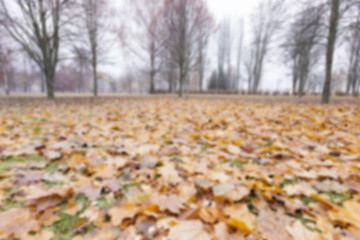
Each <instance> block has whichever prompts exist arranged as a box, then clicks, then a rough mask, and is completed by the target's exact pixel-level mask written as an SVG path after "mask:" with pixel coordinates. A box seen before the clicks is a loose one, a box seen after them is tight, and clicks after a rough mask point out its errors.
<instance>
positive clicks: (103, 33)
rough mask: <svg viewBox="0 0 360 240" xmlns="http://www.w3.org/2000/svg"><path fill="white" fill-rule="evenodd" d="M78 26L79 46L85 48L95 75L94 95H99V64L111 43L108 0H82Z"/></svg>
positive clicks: (77, 38) (77, 37)
mask: <svg viewBox="0 0 360 240" xmlns="http://www.w3.org/2000/svg"><path fill="white" fill-rule="evenodd" d="M78 16H79V23H78V28H77V29H76V31H77V32H78V34H75V37H76V40H77V41H78V44H79V45H78V46H77V47H78V48H85V49H86V50H87V51H88V52H89V54H88V57H89V62H90V66H91V70H92V75H93V95H94V96H95V97H96V96H97V95H98V65H99V63H100V62H101V60H102V59H100V57H101V56H105V55H106V52H107V50H108V49H110V46H111V45H109V43H111V41H110V39H108V37H109V30H110V29H111V24H110V20H111V17H112V12H111V11H110V9H109V2H108V0H81V2H80V14H79V15H78Z"/></svg>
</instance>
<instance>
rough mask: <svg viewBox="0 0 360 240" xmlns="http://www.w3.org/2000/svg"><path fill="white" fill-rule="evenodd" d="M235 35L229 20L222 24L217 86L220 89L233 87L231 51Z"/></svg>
mask: <svg viewBox="0 0 360 240" xmlns="http://www.w3.org/2000/svg"><path fill="white" fill-rule="evenodd" d="M232 45H233V36H232V34H231V25H230V21H229V20H225V21H223V22H222V23H221V24H220V29H219V36H218V73H219V76H218V79H217V85H218V86H217V87H218V88H220V89H228V88H231V87H232V86H231V85H232V84H231V74H230V72H231V53H232Z"/></svg>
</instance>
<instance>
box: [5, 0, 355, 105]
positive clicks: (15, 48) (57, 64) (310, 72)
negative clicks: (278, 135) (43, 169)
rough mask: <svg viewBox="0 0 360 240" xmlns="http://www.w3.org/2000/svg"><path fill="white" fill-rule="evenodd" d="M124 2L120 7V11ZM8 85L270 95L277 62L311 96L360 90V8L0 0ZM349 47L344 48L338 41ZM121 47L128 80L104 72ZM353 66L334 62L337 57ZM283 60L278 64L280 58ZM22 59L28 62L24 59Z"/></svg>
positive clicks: (310, 0)
mask: <svg viewBox="0 0 360 240" xmlns="http://www.w3.org/2000/svg"><path fill="white" fill-rule="evenodd" d="M119 3H121V4H119ZM0 24H1V26H0V67H1V68H0V86H2V89H4V91H5V92H6V93H9V92H10V91H25V92H26V91H34V89H35V88H36V87H34V86H35V85H36V86H40V87H39V88H40V89H41V90H42V91H46V92H47V96H48V97H49V98H53V97H54V92H55V91H68V92H89V91H92V92H93V95H94V96H97V95H98V92H99V90H100V91H101V92H119V91H122V92H142V93H145V92H149V93H159V92H164V93H165V92H168V93H175V92H177V93H178V94H179V96H182V95H183V93H184V92H188V93H190V92H191V93H202V92H207V93H229V94H230V93H243V94H273V93H274V94H280V92H281V91H279V90H276V91H273V92H272V93H270V92H269V91H265V90H264V86H269V85H271V84H277V83H274V81H273V80H271V81H272V82H271V81H270V80H269V78H268V77H267V76H266V74H267V72H268V71H265V70H266V68H267V67H268V66H269V62H272V65H274V62H276V64H277V65H281V62H282V63H283V65H285V66H286V67H287V69H288V71H289V72H290V75H288V79H286V81H288V82H289V83H291V85H292V88H291V91H282V92H283V93H284V94H294V95H298V96H300V97H301V96H304V95H305V94H317V93H322V95H323V100H322V101H323V102H324V103H327V102H329V98H330V95H331V93H332V92H337V94H339V95H344V94H353V95H358V93H359V90H360V78H359V74H360V41H359V37H360V4H359V1H355V0H342V1H340V0H331V1H328V0H303V1H295V0H294V1H287V2H286V1H281V0H263V1H261V2H260V3H259V4H258V6H257V7H256V9H254V12H253V13H252V15H251V17H250V19H248V21H247V19H243V18H242V19H241V18H239V19H238V20H236V19H235V20H234V19H224V20H221V21H220V22H218V21H216V20H215V18H214V16H213V14H212V13H211V12H210V11H209V8H208V5H207V2H206V1H205V0H123V1H119V2H117V3H114V1H109V0H53V1H45V0H33V1H23V0H14V1H6V0H0ZM340 43H341V44H340ZM118 49H121V50H122V54H123V62H124V63H119V64H121V65H122V66H119V68H120V67H123V66H126V67H125V69H124V67H123V70H119V72H120V71H122V76H121V77H120V78H114V76H112V75H111V74H110V73H107V72H105V71H99V65H106V64H113V63H112V60H111V57H110V55H111V53H113V52H116V51H117V50H118ZM336 49H338V50H339V52H341V53H342V54H341V55H342V57H346V58H347V59H346V61H345V60H342V61H341V66H340V67H339V66H335V67H333V65H334V60H337V59H334V58H335V56H337V55H335V50H336ZM279 56H280V57H279ZM19 59H21V60H19Z"/></svg>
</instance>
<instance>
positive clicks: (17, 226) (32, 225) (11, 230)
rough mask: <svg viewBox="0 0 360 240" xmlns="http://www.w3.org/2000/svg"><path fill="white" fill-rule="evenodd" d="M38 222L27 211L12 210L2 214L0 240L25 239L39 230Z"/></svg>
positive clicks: (0, 214)
mask: <svg viewBox="0 0 360 240" xmlns="http://www.w3.org/2000/svg"><path fill="white" fill-rule="evenodd" d="M39 227H40V226H39V224H38V222H37V221H36V220H35V219H33V218H32V216H31V213H30V211H29V210H27V209H12V210H10V211H7V212H0V239H11V238H21V239H23V238H25V237H26V236H27V234H28V233H29V232H31V231H37V230H38V229H39Z"/></svg>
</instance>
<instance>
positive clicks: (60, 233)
mask: <svg viewBox="0 0 360 240" xmlns="http://www.w3.org/2000/svg"><path fill="white" fill-rule="evenodd" d="M59 216H60V220H58V221H57V222H55V223H54V224H53V225H51V226H50V227H48V228H49V230H51V231H53V232H54V236H55V237H54V238H53V240H65V239H72V238H73V235H72V233H73V232H74V230H75V229H76V228H77V226H78V225H79V223H80V221H81V220H82V219H81V218H80V217H79V216H77V215H75V216H71V215H67V214H65V213H60V215H59Z"/></svg>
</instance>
